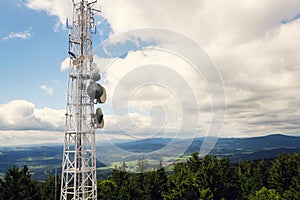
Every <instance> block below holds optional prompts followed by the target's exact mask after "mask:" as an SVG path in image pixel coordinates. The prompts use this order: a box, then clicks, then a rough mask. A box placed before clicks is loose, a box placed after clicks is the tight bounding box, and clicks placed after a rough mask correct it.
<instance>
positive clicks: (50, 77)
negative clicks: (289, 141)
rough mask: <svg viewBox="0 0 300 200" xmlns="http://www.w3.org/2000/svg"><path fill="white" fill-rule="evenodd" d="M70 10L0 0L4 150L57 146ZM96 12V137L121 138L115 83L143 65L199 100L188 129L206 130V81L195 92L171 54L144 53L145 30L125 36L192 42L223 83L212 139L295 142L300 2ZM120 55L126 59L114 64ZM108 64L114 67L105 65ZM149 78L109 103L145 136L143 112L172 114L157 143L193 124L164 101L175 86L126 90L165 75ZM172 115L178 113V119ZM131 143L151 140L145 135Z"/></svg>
mask: <svg viewBox="0 0 300 200" xmlns="http://www.w3.org/2000/svg"><path fill="white" fill-rule="evenodd" d="M157 4H159V5H160V6H159V7H157ZM71 6H72V5H71V0H70V1H69V0H64V1H61V0H48V1H39V0H10V1H8V0H3V1H0V9H1V18H0V26H1V29H0V55H1V57H0V58H1V64H0V70H1V73H0V84H1V85H2V87H1V98H0V114H1V117H0V140H7V141H8V142H7V143H8V144H12V145H13V144H14V145H16V144H30V143H44V142H61V141H62V139H61V138H58V137H57V136H62V130H63V127H64V116H63V113H64V109H65V104H66V91H67V75H68V74H67V70H61V69H62V68H63V67H66V66H65V65H66V63H67V62H66V58H67V57H68V53H67V51H68V30H67V29H66V27H65V24H64V23H65V20H66V17H67V16H69V17H70V14H71V8H72V7H71ZM96 6H97V7H101V9H102V13H101V16H97V20H98V32H97V34H96V35H94V47H95V48H96V47H97V48H96V49H95V54H96V57H97V59H96V60H97V62H98V63H100V64H98V63H97V64H98V66H99V67H100V69H101V70H102V75H103V79H102V81H103V84H104V85H105V87H107V89H108V93H109V101H108V102H107V104H105V105H103V108H104V111H105V114H106V120H107V125H106V128H105V129H104V132H105V134H107V135H108V137H109V138H112V139H128V137H125V136H124V134H122V131H120V127H123V128H124V126H123V125H122V123H124V120H125V122H126V119H125V118H124V116H123V115H121V114H120V113H114V109H113V104H112V97H113V96H114V94H115V93H116V91H115V89H116V88H117V86H118V83H123V82H122V81H123V79H124V80H125V78H124V77H126V75H127V74H130V73H132V72H136V71H135V69H136V68H137V67H138V66H142V67H143V66H146V65H149V64H155V65H158V64H160V65H162V66H168V67H169V69H173V70H175V72H176V73H177V74H181V75H182V76H181V78H183V80H185V81H186V82H187V83H189V84H190V85H191V87H192V88H194V90H196V91H197V92H198V93H197V94H196V96H197V95H198V97H199V98H198V100H199V102H198V103H199V105H201V108H203V110H202V111H201V117H202V118H201V119H200V120H199V121H200V124H198V127H196V128H195V129H197V130H198V129H199V130H200V132H201V133H199V135H200V136H201V134H202V135H203V134H205V130H206V129H207V126H209V124H210V123H211V122H209V119H210V117H211V113H210V110H211V109H210V107H209V102H210V100H211V99H210V98H211V95H210V94H209V92H207V90H205V78H207V77H204V84H203V85H202V83H203V82H202V81H203V80H202V81H201V80H200V79H199V80H196V79H197V78H199V77H197V76H195V72H194V71H193V70H189V68H188V67H189V66H188V63H187V62H185V61H183V60H182V59H180V58H181V57H180V55H179V56H178V55H176V54H175V53H176V52H175V53H174V52H173V54H172V55H167V53H168V52H167V51H162V50H161V49H158V48H157V49H151V48H150V49H147V48H145V47H159V44H160V42H161V41H160V42H158V41H159V39H161V38H159V37H158V36H157V35H155V34H153V32H152V33H151V32H148V33H145V34H144V35H142V37H126V36H128V35H129V36H130V34H131V33H130V34H129V33H128V31H129V32H130V31H132V30H136V29H143V28H157V29H161V30H170V31H173V32H176V33H178V34H179V35H184V36H185V37H187V38H189V39H190V40H192V41H194V42H195V43H197V44H199V46H201V47H202V48H203V49H204V51H205V52H206V53H207V55H208V56H209V57H210V59H211V60H212V62H213V63H215V66H216V68H217V69H218V71H219V72H220V75H221V77H222V80H223V86H222V87H223V89H224V90H225V92H226V105H227V109H226V116H225V117H224V126H223V131H222V133H220V135H219V134H217V135H218V136H223V137H251V136H257V135H267V134H272V133H282V134H288V135H300V124H299V121H300V114H299V110H300V105H299V102H300V99H299V95H298V96H297V95H296V94H299V92H300V90H299V88H300V81H299V76H300V60H299V52H300V46H299V45H298V43H297V41H298V38H299V35H300V20H299V16H300V3H299V1H293V0H292V1H288V2H283V1H280V0H272V1H271V0H266V1H263V2H261V1H259V0H254V1H251V2H250V1H247V2H246V1H243V2H242V1H238V0H231V1H230V3H228V2H224V1H222V0H216V1H214V2H212V1H210V0H203V1H198V0H191V1H189V3H183V2H182V1H180V0H174V1H164V2H161V1H158V0H154V1H141V0H131V1H123V0H115V1H110V0H103V1H101V3H100V4H97V5H96ZM179 10H180V11H179ZM245 24H247V25H246V26H245ZM126 32H127V34H124V33H126ZM167 32H168V31H165V33H167ZM135 33H136V32H135ZM133 35H134V34H133ZM131 36H132V35H131ZM162 38H163V37H162ZM164 38H165V39H166V41H162V42H165V46H164V47H170V49H176V48H175V47H176V46H177V47H178V46H180V45H179V44H178V43H176V41H173V40H172V37H169V38H168V35H164ZM105 39H109V40H108V42H107V44H108V46H105V47H103V46H100V47H99V46H98V45H99V44H100V43H101V41H104V40H105ZM173 39H174V38H173ZM173 47H174V48H173ZM105 48H106V49H105ZM124 49H126V50H128V52H127V53H126V54H125V55H123V56H121V58H119V59H114V57H116V55H118V56H119V52H122V51H123V50H124ZM104 50H110V53H111V54H110V55H108V54H105V53H104V52H105V51H104ZM186 51H187V52H190V51H191V50H190V49H186ZM178 52H180V51H178ZM178 52H177V53H178ZM169 53H170V52H169ZM112 60H115V61H114V63H113V64H111V65H108V63H109V62H110V61H112ZM63 61H65V62H63ZM107 66H108V67H107ZM133 66H136V68H135V67H133ZM105 67H107V68H105ZM153 69H154V68H153ZM165 69H166V68H165ZM148 72H151V74H149V73H147V70H146V71H145V73H139V74H133V75H134V76H133V75H132V76H129V77H131V78H132V81H127V82H125V83H124V86H123V89H122V92H123V93H120V94H119V96H118V97H120V98H119V99H115V100H113V101H116V103H117V104H115V105H120V104H118V103H120V102H121V101H126V103H127V102H128V105H127V104H126V105H127V106H129V107H128V108H127V107H126V108H125V109H128V110H129V111H128V115H129V116H130V117H132V119H131V120H132V121H134V122H135V124H136V125H138V126H140V128H142V129H145V130H147V127H149V124H151V120H152V119H151V112H150V111H151V108H154V109H153V110H154V111H157V112H158V113H160V112H161V110H160V109H158V107H157V105H159V106H161V107H162V108H163V109H162V110H163V111H164V112H166V113H167V115H166V116H170V117H169V118H168V119H166V124H165V125H164V127H163V129H162V130H164V131H165V132H166V134H165V135H163V137H172V134H171V133H172V132H173V131H174V130H177V129H176V127H175V125H176V124H179V123H178V122H179V121H180V119H181V118H183V119H185V118H189V117H192V118H193V117H195V112H194V111H192V110H193V108H190V107H189V106H188V105H189V104H190V103H191V102H180V100H178V98H177V97H176V95H175V96H174V98H173V99H172V98H171V97H172V94H173V93H174V91H176V90H174V91H173V93H172V91H171V93H169V95H165V93H166V92H168V89H170V88H172V87H179V88H180V86H178V84H179V82H178V80H179V79H175V78H173V79H172V77H167V78H165V79H164V80H169V79H170V80H169V82H170V83H171V85H170V87H167V86H164V87H162V86H161V85H159V84H154V85H152V86H149V85H145V84H144V85H138V86H136V85H133V84H134V83H140V82H139V81H141V80H148V79H153V80H159V78H160V74H164V73H165V71H163V70H162V71H160V72H158V73H157V74H155V73H153V71H151V70H149V71H148ZM170 74H171V73H170ZM202 86H203V87H202ZM142 89H147V92H145V91H143V90H142ZM126 91H133V93H132V94H131V95H132V96H130V99H125V100H124V99H122V98H123V97H124V98H125V97H126V95H127V94H126ZM179 91H180V90H179ZM184 92H185V91H184V90H182V91H180V92H179V93H180V94H181V93H184ZM149 94H152V95H149ZM118 101H120V102H118ZM178 101H179V104H178ZM180 103H181V104H180ZM218 103H219V102H217V104H218ZM218 105H219V104H218ZM218 105H215V108H218ZM178 108H182V109H183V110H184V112H181V111H180V110H178ZM18 112H19V113H18ZM149 113H150V114H149ZM180 113H186V114H185V116H180V117H181V118H180V117H178V116H179V115H180ZM47 115H48V116H47ZM18 116H19V117H18ZM153 116H155V113H154V115H153ZM116 118H117V121H118V120H119V121H118V122H117V123H116V122H115V120H116ZM176 120H177V121H176ZM178 120H179V121H178ZM118 123H119V124H118ZM23 124H24V125H23ZM174 124H175V125H174ZM126 128H127V129H128V130H129V129H130V127H125V129H126ZM154 129H155V130H156V129H157V130H158V129H159V127H154ZM16 130H17V131H16ZM139 130H141V129H139ZM148 130H150V129H148ZM151 130H152V129H151ZM159 130H160V129H159ZM125 131H126V130H125ZM175 132H176V131H175ZM192 133H193V130H185V134H186V136H185V137H188V136H193V134H192ZM143 134H144V135H143ZM139 136H140V137H141V138H143V136H145V137H146V136H147V137H149V133H148V134H146V133H141V135H139ZM57 138H58V139H57ZM129 139H130V138H129Z"/></svg>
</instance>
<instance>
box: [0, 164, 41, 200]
mask: <svg viewBox="0 0 300 200" xmlns="http://www.w3.org/2000/svg"><path fill="white" fill-rule="evenodd" d="M0 184H1V186H0V187H1V194H0V199H5V200H15V199H22V200H35V199H40V195H41V192H40V186H39V184H38V183H37V182H35V181H33V180H32V179H31V175H30V173H29V169H28V167H27V166H26V165H25V166H24V167H23V168H22V169H21V170H19V168H18V167H16V166H14V167H12V168H9V169H8V170H7V172H6V174H5V175H4V178H3V180H2V181H1V182H0Z"/></svg>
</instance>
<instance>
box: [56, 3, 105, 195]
mask: <svg viewBox="0 0 300 200" xmlns="http://www.w3.org/2000/svg"><path fill="white" fill-rule="evenodd" d="M72 2H73V19H72V25H71V26H69V22H68V20H67V21H66V24H67V27H68V28H69V48H68V53H69V56H70V70H69V82H68V92H67V107H66V121H65V132H64V136H65V137H64V149H63V160H62V178H61V194H60V200H69V199H71V200H77V199H80V200H96V199H97V180H96V147H95V129H96V128H102V127H103V126H104V120H103V112H102V110H101V108H97V109H96V110H95V108H94V107H95V104H97V103H104V102H105V100H106V90H105V88H104V87H102V86H101V85H100V84H99V83H97V81H99V80H100V78H101V77H100V74H99V68H98V67H97V65H96V64H95V63H93V54H92V34H93V33H94V32H95V31H94V30H96V29H95V27H96V24H95V19H94V14H95V10H94V9H93V8H92V7H93V5H94V4H95V3H96V2H97V1H96V0H95V1H93V2H88V1H87V0H80V1H77V2H75V1H74V0H72Z"/></svg>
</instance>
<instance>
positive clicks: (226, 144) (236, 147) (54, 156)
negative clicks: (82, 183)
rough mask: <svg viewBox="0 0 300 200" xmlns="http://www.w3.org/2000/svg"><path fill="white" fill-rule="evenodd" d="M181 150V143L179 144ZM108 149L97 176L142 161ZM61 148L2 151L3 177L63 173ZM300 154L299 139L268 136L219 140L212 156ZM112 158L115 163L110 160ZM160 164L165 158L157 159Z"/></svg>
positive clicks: (142, 147) (146, 144) (148, 143)
mask: <svg viewBox="0 0 300 200" xmlns="http://www.w3.org/2000/svg"><path fill="white" fill-rule="evenodd" d="M170 140H171V139H168V138H163V139H162V138H154V139H148V140H137V141H133V142H124V143H118V144H117V145H118V146H119V147H120V148H122V149H124V150H127V151H132V152H151V151H154V150H157V149H159V148H161V147H163V146H164V145H166V144H168V142H169V141H170ZM202 142H203V138H196V139H194V141H193V143H192V145H191V146H190V147H189V148H188V149H187V151H186V153H185V155H182V156H181V158H180V157H179V158H178V157H171V156H170V157H164V159H165V160H166V161H169V162H174V163H176V162H184V161H185V160H186V159H187V158H189V156H190V155H191V154H192V153H194V152H197V151H199V147H200V146H201V144H202ZM176 144H177V146H174V148H177V147H180V145H181V140H177V141H176ZM108 147H109V145H105V144H99V145H97V153H98V154H100V155H98V156H97V157H98V158H100V159H98V162H97V168H98V174H99V175H101V173H107V172H109V171H111V169H114V168H115V165H116V164H121V162H123V161H125V162H127V161H128V162H131V163H133V164H136V163H137V161H138V159H140V158H139V157H136V158H133V157H130V158H126V157H124V156H119V155H115V154H113V153H112V151H113V149H110V148H108ZM62 150H63V147H62V145H57V144H52V145H49V144H48V145H38V146H24V147H21V146H13V147H1V148H0V173H4V172H5V171H6V170H7V168H9V167H12V166H13V165H16V166H19V167H22V166H23V165H28V166H29V169H30V171H31V172H32V173H33V178H34V179H37V180H42V179H45V178H46V177H47V176H48V175H50V174H54V173H55V172H56V171H57V173H60V171H61V159H62ZM294 152H300V137H293V136H286V135H278V134H277V135H269V136H263V137H252V138H220V139H219V140H218V142H217V144H216V145H215V147H214V148H213V149H212V151H211V152H210V155H216V156H217V157H220V158H221V157H228V158H230V160H231V161H232V162H238V161H247V160H260V159H270V158H275V157H276V156H278V155H280V154H282V153H287V154H290V153H294ZM111 157H113V159H111ZM101 159H105V160H110V159H111V160H118V161H119V163H110V164H106V165H105V164H103V163H101ZM158 159H159V160H161V159H162V158H158Z"/></svg>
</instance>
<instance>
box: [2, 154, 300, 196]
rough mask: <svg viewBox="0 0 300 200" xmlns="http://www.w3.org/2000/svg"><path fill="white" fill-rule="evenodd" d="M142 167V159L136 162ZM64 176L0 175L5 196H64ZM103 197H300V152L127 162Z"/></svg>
mask: <svg viewBox="0 0 300 200" xmlns="http://www.w3.org/2000/svg"><path fill="white" fill-rule="evenodd" d="M137 165H138V166H140V163H137ZM59 188H60V180H59V177H58V176H57V177H55V176H54V175H50V176H48V178H47V179H46V180H45V181H35V180H33V179H32V177H31V173H30V171H29V168H28V167H27V166H24V167H23V168H21V169H19V168H18V167H16V166H14V167H11V168H9V169H7V171H6V173H5V174H4V175H3V176H2V177H1V179H0V199H1V200H4V199H5V200H16V199H24V200H29V199H30V200H31V199H33V200H35V199H37V200H39V199H41V200H44V199H45V200H46V199H47V200H51V199H55V198H56V199H59V194H60V191H59ZM97 193H98V194H97V198H98V199H112V200H117V199H143V200H144V199H149V200H150V199H153V200H160V199H164V200H173V199H175V200H176V199H178V200H182V199H189V200H191V199H192V200H193V199H201V200H227V199H228V200H235V199H238V200H243V199H245V200H247V199H249V200H276V199H283V200H296V199H300V154H297V153H294V154H290V155H287V154H281V155H280V156H278V157H276V158H274V159H269V160H257V161H241V162H237V163H233V162H231V161H230V160H229V159H228V158H217V157H216V156H209V155H207V156H205V157H204V158H200V157H199V154H198V153H193V154H192V156H191V157H190V158H189V159H188V160H187V161H186V162H184V163H176V164H174V169H173V171H165V169H164V168H159V169H157V170H154V171H151V172H143V171H141V173H135V174H133V173H128V172H126V163H123V165H122V166H121V167H119V168H118V169H114V170H112V172H111V174H110V175H109V176H108V177H106V178H102V179H98V182H97Z"/></svg>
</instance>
